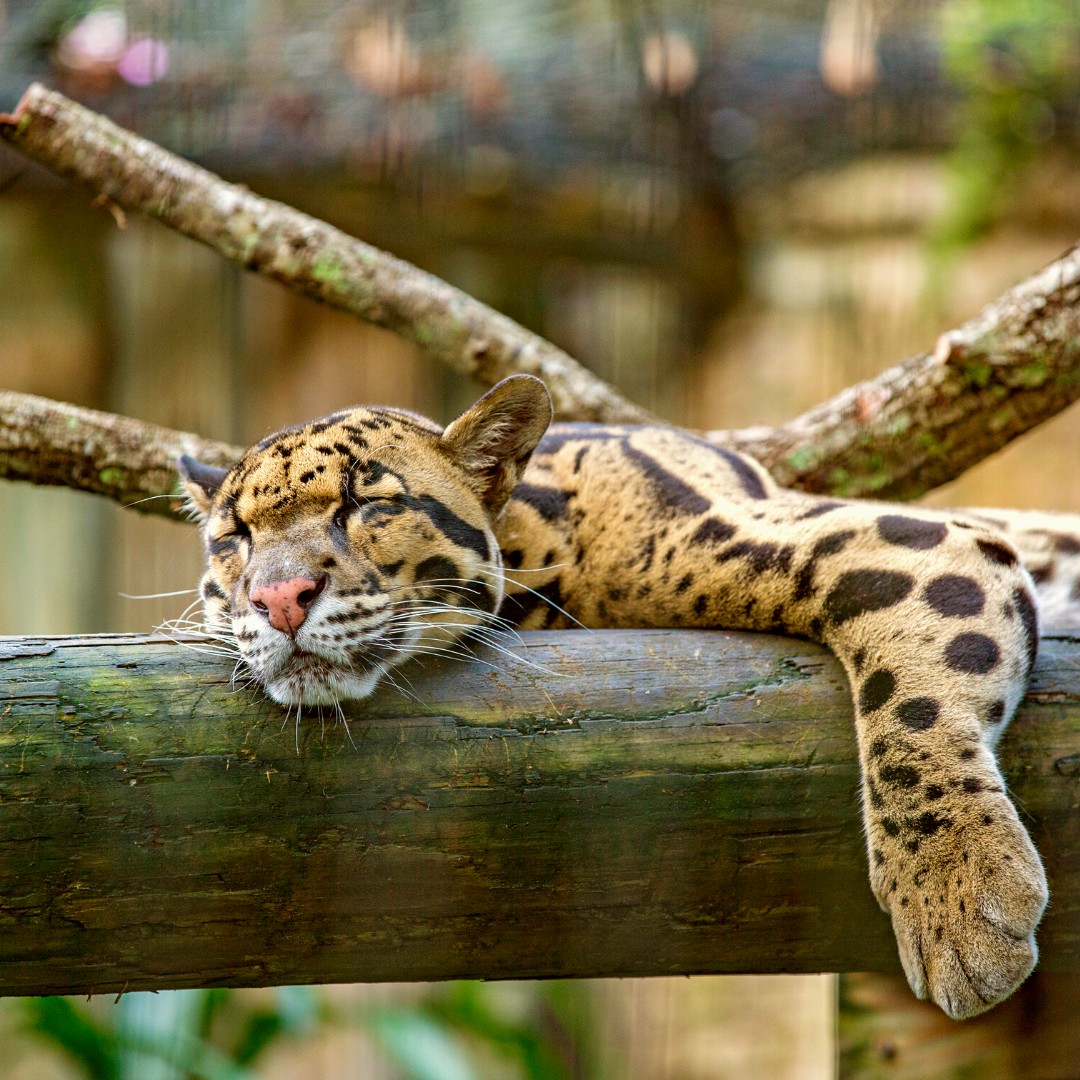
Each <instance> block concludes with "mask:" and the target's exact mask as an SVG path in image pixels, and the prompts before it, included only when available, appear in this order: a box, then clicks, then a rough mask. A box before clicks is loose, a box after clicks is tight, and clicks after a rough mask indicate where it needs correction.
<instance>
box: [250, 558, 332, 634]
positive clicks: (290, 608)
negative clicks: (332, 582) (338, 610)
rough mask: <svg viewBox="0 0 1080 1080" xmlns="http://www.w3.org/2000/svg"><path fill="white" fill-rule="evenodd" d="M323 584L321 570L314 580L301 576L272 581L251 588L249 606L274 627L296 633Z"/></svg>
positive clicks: (283, 631) (323, 579)
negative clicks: (254, 588) (252, 589)
mask: <svg viewBox="0 0 1080 1080" xmlns="http://www.w3.org/2000/svg"><path fill="white" fill-rule="evenodd" d="M325 588H326V575H325V574H323V576H322V577H321V578H319V580H318V581H312V580H311V578H305V577H297V578H290V579H289V580H288V581H273V582H271V583H270V584H269V585H260V586H259V587H258V588H257V589H256V590H255V591H254V592H252V594H251V606H252V607H253V608H254V609H255V610H256V611H258V612H260V613H261V614H263V615H265V616H266V618H267V619H268V620H269V622H270V625H271V626H272V627H273V628H274V629H275V630H280V631H281V632H282V633H283V634H288V635H289V637H296V631H297V630H299V629H300V627H301V626H303V624H304V620H305V619H306V618H307V613H308V608H310V607H311V605H312V604H313V603H314V602H315V597H317V596H318V595H319V593H321V592H322V591H323V589H325Z"/></svg>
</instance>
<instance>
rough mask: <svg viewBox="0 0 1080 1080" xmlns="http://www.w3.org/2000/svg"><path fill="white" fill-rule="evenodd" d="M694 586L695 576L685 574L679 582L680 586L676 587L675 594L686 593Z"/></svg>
mask: <svg viewBox="0 0 1080 1080" xmlns="http://www.w3.org/2000/svg"><path fill="white" fill-rule="evenodd" d="M693 584H694V575H693V574H684V575H683V576H682V578H681V579H680V580H679V583H678V585H676V586H675V592H676V593H684V592H686V590H687V589H689V588H690V586H691V585H693Z"/></svg>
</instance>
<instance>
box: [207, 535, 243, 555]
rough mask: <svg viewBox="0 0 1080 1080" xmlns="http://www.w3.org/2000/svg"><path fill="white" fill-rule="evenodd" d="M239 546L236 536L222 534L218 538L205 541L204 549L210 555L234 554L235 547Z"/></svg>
mask: <svg viewBox="0 0 1080 1080" xmlns="http://www.w3.org/2000/svg"><path fill="white" fill-rule="evenodd" d="M239 547H240V540H239V538H238V537H236V536H223V537H222V538H221V539H220V540H210V541H208V542H207V545H206V550H207V551H209V552H210V554H211V555H218V556H221V555H235V554H236V551H237V549H238V548H239Z"/></svg>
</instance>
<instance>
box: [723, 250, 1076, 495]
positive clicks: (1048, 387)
mask: <svg viewBox="0 0 1080 1080" xmlns="http://www.w3.org/2000/svg"><path fill="white" fill-rule="evenodd" d="M1077 397H1080V247H1074V248H1072V249H1071V250H1070V251H1067V252H1066V253H1065V254H1064V255H1062V256H1061V258H1059V259H1057V260H1055V261H1054V262H1052V263H1050V265H1049V266H1047V267H1045V268H1044V269H1043V270H1041V271H1039V272H1038V273H1037V274H1034V275H1033V276H1032V277H1030V278H1028V279H1027V280H1026V281H1023V282H1021V283H1020V284H1019V285H1016V286H1015V287H1014V288H1012V289H1010V290H1009V291H1008V292H1006V293H1004V294H1003V295H1002V296H1000V297H998V298H997V299H996V300H994V301H993V302H992V303H990V304H988V305H987V306H986V307H985V308H984V309H983V310H982V311H981V312H980V313H979V314H978V315H976V316H975V318H973V319H971V320H969V321H968V322H966V323H965V324H964V325H963V326H961V327H960V328H959V329H958V330H952V331H950V332H948V333H945V334H942V335H941V337H940V338H939V339H938V341H937V345H936V346H935V347H934V350H933V352H930V353H924V354H922V355H920V356H915V357H912V358H911V359H910V360H906V361H904V362H903V363H902V364H898V365H897V366H896V367H892V368H889V369H888V370H887V371H884V372H883V373H882V374H881V375H879V376H877V377H876V378H874V379H870V380H869V381H867V382H863V383H859V384H858V385H856V386H852V387H849V388H848V389H846V390H844V391H842V392H841V393H839V394H837V395H836V397H834V398H832V399H830V400H829V401H826V402H824V403H823V404H821V405H818V406H817V407H816V408H814V409H811V410H810V411H809V412H807V413H804V414H803V415H802V416H799V417H796V418H795V419H794V420H791V421H789V422H788V423H786V424H783V425H781V426H780V427H777V428H772V429H768V428H758V429H752V430H746V431H734V432H711V433H710V437H711V438H714V439H716V441H718V442H722V443H723V444H724V445H727V446H730V447H732V448H733V449H737V450H742V451H743V452H744V453H747V454H750V455H751V456H752V457H756V458H758V460H760V461H761V462H763V463H764V464H765V465H766V466H767V467H768V469H769V470H770V471H771V472H772V474H773V475H774V476H775V477H776V479H777V480H778V481H779V482H780V483H781V484H784V485H785V486H788V487H796V488H801V489H802V490H804V491H818V492H828V493H830V494H834V495H844V496H850V497H855V496H872V497H877V498H889V499H914V498H917V497H918V496H919V495H922V494H923V493H924V492H926V491H929V490H931V489H932V488H935V487H937V486H938V485H939V484H944V483H946V482H947V481H949V480H953V479H955V478H956V477H957V476H959V475H960V474H961V473H963V472H964V471H965V470H967V469H969V468H970V467H971V466H972V465H977V464H978V463H979V462H980V461H982V460H983V458H986V457H989V455H990V454H992V453H994V452H995V451H996V450H1000V449H1001V448H1002V447H1003V446H1005V445H1006V444H1007V443H1008V442H1010V441H1011V440H1012V439H1015V438H1016V437H1017V436H1018V435H1022V434H1024V432H1026V431H1029V430H1030V429H1031V428H1033V427H1034V426H1035V425H1036V424H1039V423H1041V422H1042V421H1043V420H1047V419H1049V418H1050V417H1051V416H1054V415H1055V414H1056V413H1058V412H1060V411H1061V410H1062V409H1064V408H1065V407H1066V406H1067V405H1070V404H1071V403H1072V402H1073V401H1075V400H1076V398H1077Z"/></svg>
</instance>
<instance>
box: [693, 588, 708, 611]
mask: <svg viewBox="0 0 1080 1080" xmlns="http://www.w3.org/2000/svg"><path fill="white" fill-rule="evenodd" d="M708 606H709V598H708V597H707V596H706V595H705V594H704V593H701V594H700V595H699V596H698V597H697V599H696V600H695V601H694V614H695V615H704V614H705V609H706V608H707V607H708Z"/></svg>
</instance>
